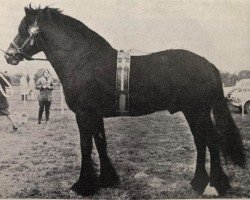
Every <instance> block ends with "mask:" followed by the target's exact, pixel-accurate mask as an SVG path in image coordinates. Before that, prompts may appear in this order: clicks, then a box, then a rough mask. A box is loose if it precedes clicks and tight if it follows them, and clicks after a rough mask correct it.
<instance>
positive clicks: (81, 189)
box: [71, 180, 99, 196]
mask: <svg viewBox="0 0 250 200" xmlns="http://www.w3.org/2000/svg"><path fill="white" fill-rule="evenodd" d="M98 189H99V187H98V184H97V183H95V182H89V181H81V180H79V181H77V182H76V183H74V184H73V186H72V187H71V190H73V191H74V192H75V193H77V194H78V195H81V196H91V195H94V194H96V193H97V191H98Z"/></svg>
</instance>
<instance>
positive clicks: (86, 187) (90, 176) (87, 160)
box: [71, 112, 98, 196]
mask: <svg viewBox="0 0 250 200" xmlns="http://www.w3.org/2000/svg"><path fill="white" fill-rule="evenodd" d="M76 121H77V124H78V128H79V131H80V143H81V154H82V163H81V172H80V178H79V180H78V181H77V182H76V183H75V184H74V185H73V186H72V188H71V189H72V190H73V191H75V192H76V193H77V194H79V195H83V196H87V195H92V194H95V193H96V191H97V189H98V179H97V175H96V173H95V171H94V169H93V166H92V160H91V153H92V147H93V142H92V136H93V134H94V132H95V127H96V122H95V120H94V117H93V115H92V114H91V113H88V112H79V113H77V114H76Z"/></svg>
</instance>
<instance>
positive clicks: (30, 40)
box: [11, 21, 40, 53]
mask: <svg viewBox="0 0 250 200" xmlns="http://www.w3.org/2000/svg"><path fill="white" fill-rule="evenodd" d="M39 32H40V30H39V27H38V26H37V21H35V23H34V24H33V25H30V26H29V29H28V33H29V35H30V36H29V37H28V38H27V39H26V40H25V42H24V43H23V45H22V46H21V47H19V46H18V45H17V44H16V43H15V42H14V41H12V42H11V44H12V45H13V46H14V47H15V49H16V50H17V52H18V53H23V49H24V48H25V47H26V45H27V44H28V43H30V45H31V46H32V45H33V44H34V39H35V36H36V35H37V34H38V33H39Z"/></svg>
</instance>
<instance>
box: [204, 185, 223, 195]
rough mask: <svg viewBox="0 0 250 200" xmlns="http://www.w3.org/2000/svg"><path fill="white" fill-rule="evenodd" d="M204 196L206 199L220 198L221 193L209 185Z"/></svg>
mask: <svg viewBox="0 0 250 200" xmlns="http://www.w3.org/2000/svg"><path fill="white" fill-rule="evenodd" d="M202 196H204V197H218V196H219V193H218V192H217V190H216V189H215V188H214V187H211V186H210V185H209V184H208V185H207V187H206V188H205V191H204V192H203V194H202Z"/></svg>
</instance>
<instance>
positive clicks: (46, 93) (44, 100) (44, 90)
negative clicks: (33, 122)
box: [36, 69, 54, 124]
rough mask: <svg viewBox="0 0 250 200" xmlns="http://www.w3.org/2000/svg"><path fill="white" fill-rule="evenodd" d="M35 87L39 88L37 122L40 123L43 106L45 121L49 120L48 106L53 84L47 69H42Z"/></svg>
mask: <svg viewBox="0 0 250 200" xmlns="http://www.w3.org/2000/svg"><path fill="white" fill-rule="evenodd" d="M36 88H37V89H38V90H40V94H39V96H38V101H39V113H38V124H41V120H42V115H43V111H44V108H45V120H46V121H45V123H46V124H47V123H48V122H49V114H50V106H51V101H52V90H53V89H54V84H53V81H52V78H51V77H50V73H49V70H47V69H43V71H42V77H41V78H39V79H38V80H37V84H36Z"/></svg>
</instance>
